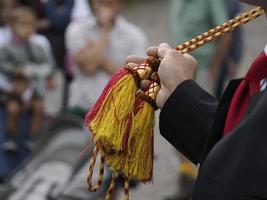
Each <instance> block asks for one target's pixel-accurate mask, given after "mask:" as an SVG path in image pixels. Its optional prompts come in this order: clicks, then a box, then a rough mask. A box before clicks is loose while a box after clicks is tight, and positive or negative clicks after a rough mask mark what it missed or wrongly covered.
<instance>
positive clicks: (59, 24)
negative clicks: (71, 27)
mask: <svg viewBox="0 0 267 200" xmlns="http://www.w3.org/2000/svg"><path fill="white" fill-rule="evenodd" d="M73 7H74V0H62V1H60V2H59V1H56V0H50V1H48V2H47V3H45V4H44V16H45V18H47V19H49V21H50V22H51V26H52V28H53V29H61V30H62V29H63V30H65V29H66V28H67V26H68V24H69V23H70V20H71V13H72V9H73Z"/></svg>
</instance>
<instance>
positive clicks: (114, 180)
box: [105, 172, 119, 200]
mask: <svg viewBox="0 0 267 200" xmlns="http://www.w3.org/2000/svg"><path fill="white" fill-rule="evenodd" d="M118 176H119V174H118V173H116V172H113V174H112V180H111V183H110V185H109V188H108V191H107V194H106V196H105V200H110V198H111V195H112V192H113V190H114V188H115V186H116V183H117V180H118Z"/></svg>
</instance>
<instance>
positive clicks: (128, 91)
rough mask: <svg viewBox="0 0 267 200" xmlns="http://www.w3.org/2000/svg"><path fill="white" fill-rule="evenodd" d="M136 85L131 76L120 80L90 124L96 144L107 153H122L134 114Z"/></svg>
mask: <svg viewBox="0 0 267 200" xmlns="http://www.w3.org/2000/svg"><path fill="white" fill-rule="evenodd" d="M136 90H137V87H136V83H135V81H134V79H133V77H132V75H131V74H129V75H125V76H124V77H123V78H121V80H119V81H118V82H117V83H116V84H115V85H113V89H112V90H111V91H110V93H109V95H108V96H109V98H106V99H105V100H104V102H103V105H102V107H101V109H100V110H99V112H98V114H97V116H96V117H95V118H94V119H93V120H92V121H91V123H90V124H89V126H90V129H91V131H92V132H93V134H94V141H95V143H99V144H101V147H102V148H103V150H104V151H105V152H120V151H122V150H123V149H122V147H123V138H124V135H125V133H126V131H127V128H128V127H127V126H128V121H129V120H130V119H129V117H130V116H129V115H131V113H132V112H133V107H134V102H135V94H136ZM129 134H130V133H129Z"/></svg>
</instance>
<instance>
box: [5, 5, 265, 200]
mask: <svg viewBox="0 0 267 200" xmlns="http://www.w3.org/2000/svg"><path fill="white" fill-rule="evenodd" d="M249 9H251V7H249V6H246V5H243V4H240V3H238V1H235V0H216V1H214V0H203V1H198V0H191V1H188V0H168V1H166V0H146V1H142V0H0V23H1V26H0V199H1V200H53V199H60V200H89V199H104V195H105V192H106V190H107V187H108V184H109V182H110V174H108V173H106V175H105V180H104V185H103V188H102V189H101V190H100V191H99V192H97V193H89V192H88V191H87V183H86V176H87V171H88V169H87V167H88V161H89V158H90V155H91V154H92V148H93V145H92V142H91V135H90V133H89V131H88V130H87V129H86V127H84V122H83V120H84V117H85V114H86V113H87V111H89V110H90V108H91V107H92V106H93V105H94V103H95V101H96V100H97V98H98V97H99V95H100V94H101V91H102V90H103V88H104V86H105V85H106V83H107V81H108V80H109V78H110V77H111V76H112V74H113V73H114V72H115V71H116V70H118V69H119V68H121V67H123V65H124V63H125V58H126V57H127V56H128V55H131V54H135V55H145V50H146V48H147V47H149V46H151V45H158V44H160V43H161V42H168V43H170V44H171V45H172V46H173V47H175V46H176V45H178V44H181V43H182V42H185V41H187V40H189V39H191V38H193V37H195V36H197V35H198V34H201V33H202V32H205V31H207V30H208V29H210V28H213V27H215V26H216V25H219V24H221V23H223V22H225V21H226V20H228V19H230V18H233V17H235V16H236V15H238V14H239V13H240V12H242V11H247V10H249ZM266 24H267V23H266V19H265V16H264V17H260V18H258V19H256V20H254V21H253V22H252V23H249V24H247V25H245V26H243V27H242V29H239V30H238V31H235V32H233V33H231V34H228V35H227V36H225V37H223V38H222V39H220V40H218V41H216V42H213V43H212V44H208V45H206V46H205V47H202V48H200V49H198V50H196V51H194V52H193V53H192V55H193V56H195V57H196V58H197V60H198V62H199V68H198V76H197V80H196V81H197V82H198V83H199V84H200V85H201V86H202V87H203V88H205V89H206V90H207V91H209V92H210V93H211V94H213V95H214V96H215V97H216V98H218V99H219V98H220V97H221V94H222V92H223V89H224V87H225V85H226V84H227V82H228V80H229V79H233V78H238V77H241V76H243V75H244V74H245V73H246V70H247V69H248V68H249V67H250V64H251V63H252V61H253V59H254V58H255V57H256V56H257V54H259V53H260V51H262V50H263V48H264V44H266V34H267V26H266ZM158 115H159V113H157V121H158ZM156 124H158V123H156ZM154 149H155V159H154V176H153V181H152V183H148V184H139V183H136V182H133V183H131V189H130V197H131V198H132V199H151V200H152V199H153V200H164V199H165V200H172V199H174V200H186V199H189V198H190V195H191V193H192V188H193V185H194V181H195V178H196V176H197V167H195V166H193V165H192V164H191V163H190V162H189V161H187V160H186V159H185V158H183V157H182V156H181V155H179V153H178V152H177V151H176V150H175V149H174V148H173V147H172V146H171V145H170V144H169V143H168V142H167V141H165V140H164V139H163V138H162V137H161V135H160V134H159V130H158V125H157V126H156V127H155V148H154ZM114 193H115V194H114V196H113V199H115V200H116V199H122V198H123V188H122V186H121V184H119V186H118V189H117V190H115V192H114Z"/></svg>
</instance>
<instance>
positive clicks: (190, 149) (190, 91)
mask: <svg viewBox="0 0 267 200" xmlns="http://www.w3.org/2000/svg"><path fill="white" fill-rule="evenodd" d="M216 108H217V101H216V100H215V99H214V98H213V97H212V96H211V95H210V94H208V93H207V92H206V91H205V90H203V89H202V88H201V87H200V86H198V85H197V84H196V83H195V82H194V81H193V80H187V81H184V82H183V83H182V84H180V85H179V86H178V87H177V88H176V89H175V91H174V92H173V93H172V95H171V96H170V97H169V99H168V100H167V102H166V104H165V105H164V107H163V109H162V110H161V113H160V132H161V134H162V136H163V137H164V138H165V139H167V140H168V141H169V142H170V143H171V144H172V145H173V146H174V147H175V148H176V149H177V150H179V151H180V152H181V153H183V154H184V155H185V156H186V157H187V158H188V159H190V160H191V161H192V162H193V163H195V164H198V163H199V162H200V160H201V157H202V155H203V153H204V148H205V145H206V142H207V139H208V135H209V132H210V130H211V127H212V123H213V119H214V117H215V112H216Z"/></svg>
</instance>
